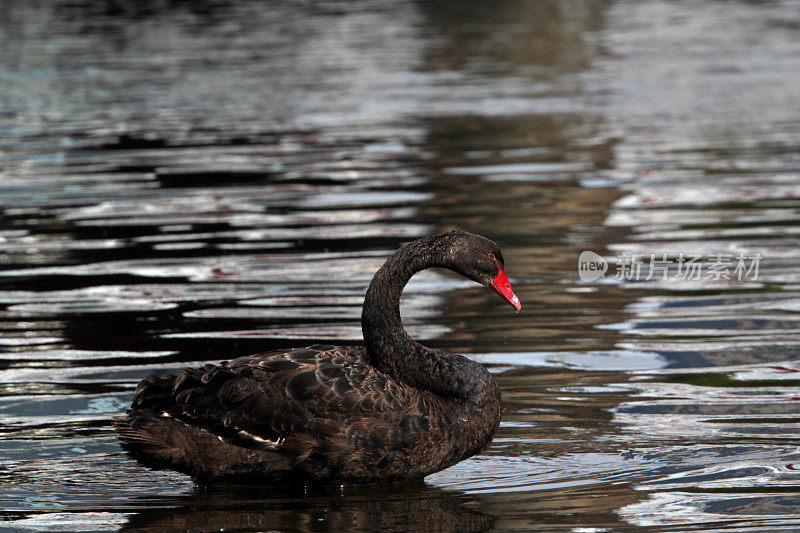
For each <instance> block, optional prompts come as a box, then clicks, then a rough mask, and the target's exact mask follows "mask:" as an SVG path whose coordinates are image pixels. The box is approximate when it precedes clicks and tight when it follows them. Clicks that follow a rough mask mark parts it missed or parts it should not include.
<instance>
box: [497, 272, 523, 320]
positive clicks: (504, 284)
mask: <svg viewBox="0 0 800 533" xmlns="http://www.w3.org/2000/svg"><path fill="white" fill-rule="evenodd" d="M497 268H498V269H499V271H498V272H497V277H496V278H494V279H493V280H492V288H493V289H494V290H495V291H496V292H497V294H499V295H500V296H502V297H503V298H505V299H506V301H507V302H508V303H510V304H511V305H513V306H514V309H516V310H517V311H519V310H520V309H522V304H521V303H520V302H519V298H517V295H516V294H514V289H512V288H511V283H510V282H509V281H508V276H506V271H505V269H503V265H501V264H500V263H497Z"/></svg>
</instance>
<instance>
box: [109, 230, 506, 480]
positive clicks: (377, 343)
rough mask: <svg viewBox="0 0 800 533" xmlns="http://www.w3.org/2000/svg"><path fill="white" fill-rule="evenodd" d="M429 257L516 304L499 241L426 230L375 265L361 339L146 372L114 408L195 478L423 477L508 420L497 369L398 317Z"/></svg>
mask: <svg viewBox="0 0 800 533" xmlns="http://www.w3.org/2000/svg"><path fill="white" fill-rule="evenodd" d="M428 267H441V268H449V269H451V270H455V271H456V272H459V273H461V274H463V275H465V276H467V277H469V278H471V279H474V280H475V281H478V282H479V283H483V284H484V285H487V286H490V287H492V288H494V289H495V290H496V291H497V292H498V293H499V294H500V295H501V296H503V297H504V298H505V299H506V300H508V302H509V303H511V304H512V305H513V306H514V307H516V308H517V309H519V307H520V304H519V300H518V299H517V297H516V296H514V293H513V290H512V289H511V285H510V284H509V282H508V278H507V277H506V275H505V270H504V266H503V261H502V255H501V253H500V250H499V248H498V247H497V245H496V244H495V243H493V242H492V241H490V240H488V239H486V238H484V237H480V236H478V235H474V234H470V233H465V232H458V231H457V232H450V233H446V234H441V235H435V236H433V237H426V238H423V239H419V240H417V241H414V242H412V243H410V244H408V245H406V246H404V247H403V248H401V249H400V250H398V252H396V253H395V254H394V255H392V256H391V257H390V258H389V259H388V260H387V261H386V263H385V264H384V266H383V267H381V269H380V270H379V271H378V272H377V273H376V275H375V277H374V278H373V281H372V283H371V284H370V287H369V289H368V290H367V294H366V297H365V301H364V308H363V312H362V320H361V322H362V329H363V332H364V344H365V345H364V346H363V347H362V346H330V345H314V346H309V347H305V348H299V349H293V350H288V351H274V352H269V353H264V354H258V355H251V356H246V357H239V358H237V359H234V360H232V361H225V362H222V363H219V364H217V365H213V364H207V365H204V366H202V367H200V368H186V369H184V370H182V371H181V372H180V373H179V374H178V375H172V374H165V375H162V376H150V377H148V378H146V379H145V380H143V381H142V382H141V383H140V384H139V386H138V387H137V389H136V392H135V395H134V400H133V404H132V406H131V409H130V410H128V412H127V413H125V414H124V415H120V416H118V417H116V418H115V420H114V428H115V430H116V431H117V434H118V437H119V439H120V441H121V443H122V446H123V448H124V449H125V450H126V451H127V452H128V453H129V454H131V455H132V456H133V457H135V458H136V459H138V460H139V461H141V462H142V463H144V464H145V465H148V466H151V467H154V468H169V469H174V470H178V471H180V472H184V473H186V474H189V475H191V476H192V477H193V478H194V479H195V480H196V481H198V482H214V481H225V480H228V481H243V480H248V479H253V480H259V481H271V482H305V481H330V482H369V481H391V480H401V479H421V478H423V477H424V476H426V475H428V474H431V473H433V472H436V471H439V470H441V469H444V468H447V467H448V466H451V465H453V464H455V463H457V462H459V461H461V460H463V459H466V458H467V457H470V456H472V455H475V454H477V453H479V452H480V451H482V450H483V449H485V448H486V447H487V446H488V445H489V443H490V442H491V440H492V438H493V437H494V434H495V432H496V431H497V428H498V426H499V424H500V410H501V405H500V391H499V389H498V387H497V384H496V383H495V381H494V379H493V378H492V376H491V375H490V374H489V372H488V371H487V370H486V369H485V368H484V367H483V366H482V365H480V364H478V363H476V362H474V361H471V360H470V359H467V358H466V357H463V356H461V355H455V354H448V353H445V352H441V351H437V350H432V349H430V348H426V347H424V346H422V345H421V344H419V343H417V342H415V341H413V340H412V339H411V338H410V337H409V336H408V334H407V333H406V332H405V330H404V329H403V327H402V325H401V323H400V311H399V303H400V294H401V293H402V289H403V287H404V286H405V284H406V283H407V282H408V280H409V279H410V277H411V276H412V275H413V274H414V273H416V272H418V271H419V270H422V269H424V268H428Z"/></svg>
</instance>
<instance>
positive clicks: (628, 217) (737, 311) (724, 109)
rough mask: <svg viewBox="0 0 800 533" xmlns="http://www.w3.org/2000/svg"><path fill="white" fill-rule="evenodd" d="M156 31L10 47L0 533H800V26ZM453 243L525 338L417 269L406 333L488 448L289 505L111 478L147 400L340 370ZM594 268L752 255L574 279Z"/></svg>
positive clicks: (433, 20)
mask: <svg viewBox="0 0 800 533" xmlns="http://www.w3.org/2000/svg"><path fill="white" fill-rule="evenodd" d="M140 6H141V7H130V8H123V9H122V11H121V12H115V10H114V8H110V6H109V5H106V4H105V3H104V2H95V3H89V4H87V5H86V6H81V5H79V4H67V3H65V4H63V5H62V4H60V3H53V4H50V5H47V6H34V5H31V4H28V3H23V2H15V3H13V9H11V10H10V15H9V17H7V18H4V19H3V20H0V40H2V42H3V43H4V46H3V47H0V75H1V76H0V77H1V78H2V79H3V82H2V83H3V90H4V94H5V95H6V96H7V98H5V99H3V100H2V101H0V209H1V210H2V211H1V213H2V214H0V252H2V253H0V269H2V270H1V271H0V280H2V283H3V291H2V292H0V329H1V330H2V338H0V486H1V487H2V490H0V494H2V496H0V500H2V505H0V508H2V509H3V511H2V512H0V527H9V528H14V529H18V530H22V531H26V530H36V529H45V530H59V529H60V530H87V529H89V530H117V529H123V530H124V529H127V530H136V531H148V530H149V531H162V530H164V529H165V528H176V529H184V528H194V529H198V528H205V529H217V530H218V529H220V528H238V529H240V530H264V529H271V530H272V529H277V530H300V531H312V530H319V529H327V530H345V529H349V530H361V531H374V530H390V529H392V528H394V529H396V530H414V529H417V530H438V531H486V530H492V529H495V530H525V531H530V530H542V531H553V530H559V529H560V530H567V531H569V530H578V531H580V530H587V528H597V529H595V530H596V531H600V530H618V529H625V528H633V527H636V528H641V529H648V528H650V529H652V530H655V531H673V530H674V531H685V530H687V529H691V530H715V529H717V528H723V527H727V526H730V527H736V528H738V529H737V530H743V529H748V528H751V529H753V530H759V529H763V528H764V527H769V528H771V529H775V528H778V529H780V528H787V529H793V528H796V527H797V525H798V523H797V518H796V517H797V516H798V514H800V513H799V512H798V511H799V510H800V496H798V494H799V493H800V488H798V487H800V480H798V479H797V474H796V472H797V471H798V468H800V467H798V466H796V465H800V457H798V452H797V447H796V443H797V431H798V429H800V404H799V403H798V402H800V394H797V391H798V390H799V389H798V388H797V387H798V385H800V381H798V378H797V377H796V376H797V372H798V370H800V367H798V364H797V362H796V361H795V359H796V358H797V357H796V355H797V349H796V346H797V341H798V339H800V329H799V328H798V323H797V319H796V313H797V312H798V303H797V302H798V291H799V290H800V286H798V274H797V271H798V269H797V266H798V257H799V254H800V252H798V247H797V245H796V242H797V241H796V237H797V228H796V225H797V220H798V216H797V205H798V196H799V195H800V186H798V185H797V183H798V182H799V181H800V180H798V178H799V177H800V175H798V163H800V158H798V156H797V153H798V147H800V116H799V115H798V114H797V106H796V105H795V104H796V87H797V86H798V82H800V59H798V58H800V50H799V49H798V48H799V45H798V43H800V39H798V36H799V34H798V28H797V27H796V26H793V25H792V24H791V23H787V22H786V21H791V20H795V19H796V16H797V14H798V13H797V6H796V5H795V4H794V3H792V2H776V3H771V4H768V5H765V4H760V3H749V2H725V3H704V4H694V3H682V2H671V3H665V2H656V1H653V2H639V3H635V4H621V3H610V2H603V1H598V2H587V3H582V4H572V3H563V2H549V1H546V2H508V3H503V4H502V5H495V4H492V5H491V6H489V5H488V4H486V3H480V2H449V1H441V2H420V3H411V2H408V3H396V2H382V1H378V0H376V1H370V2H352V3H351V2H342V3H337V4H335V6H334V5H330V6H328V5H325V6H321V5H320V6H314V5H307V6H302V7H300V6H298V5H296V4H295V3H290V2H286V3H284V2H277V3H273V4H272V5H271V8H270V9H261V8H258V7H254V6H255V4H251V3H245V2H241V3H237V2H231V3H225V4H220V5H216V4H212V3H208V4H206V3H193V4H192V5H189V4H186V5H182V4H181V5H177V6H176V7H175V8H173V9H168V10H167V9H162V8H161V7H159V6H157V5H155V4H152V5H151V3H149V2H143V3H141V4H140ZM125 9H130V11H127V12H126V11H125ZM276 28H281V31H276ZM452 227H460V228H462V229H466V230H471V231H475V232H478V233H482V234H486V235H488V236H490V237H492V238H493V239H495V240H497V241H498V242H500V243H501V245H502V246H503V250H504V255H505V256H506V258H507V261H508V270H509V273H510V274H511V276H512V282H513V283H514V286H515V289H516V290H517V293H518V294H519V295H520V298H521V300H522V301H523V303H524V309H523V312H522V313H521V314H519V315H514V314H513V313H511V312H510V311H509V310H508V309H507V307H506V306H503V305H502V303H501V302H499V301H498V300H497V299H496V297H495V296H494V295H492V294H489V293H487V292H486V291H484V290H482V289H481V288H479V287H477V286H476V285H475V284H473V283H470V282H465V281H463V280H461V279H459V278H457V277H454V276H452V275H450V274H448V273H441V272H432V273H425V274H423V275H420V276H418V277H415V278H414V280H412V283H411V284H410V285H409V287H408V291H407V293H406V297H405V299H404V302H403V315H404V319H405V321H406V324H407V325H408V329H409V331H410V332H411V333H412V334H414V335H415V336H416V337H418V338H421V339H425V341H426V342H427V343H428V344H430V345H432V346H437V347H440V348H444V349H448V350H452V351H459V352H462V353H468V354H471V355H472V356H473V357H475V358H476V359H477V360H479V361H481V362H483V363H485V364H486V365H487V366H488V367H489V368H490V370H491V371H492V372H493V373H494V375H495V377H496V378H497V380H498V382H499V383H500V385H501V388H502V390H503V398H504V415H503V422H502V425H501V429H500V432H499V433H498V436H497V438H496V439H495V441H494V443H493V445H492V446H491V447H490V448H489V449H488V450H487V451H486V452H485V453H484V454H482V455H480V456H478V457H475V458H472V459H470V460H467V461H464V462H463V463H460V464H458V465H456V466H454V467H453V468H450V469H448V470H446V471H443V472H440V473H437V474H435V475H433V476H430V477H429V478H428V479H427V480H426V483H425V484H423V485H419V484H411V485H404V484H401V485H390V486H384V487H374V486H373V487H334V488H328V489H315V490H312V491H303V490H302V489H299V490H298V491H296V492H293V491H276V490H274V489H272V488H270V487H262V488H258V489H256V488H253V487H247V488H241V487H216V488H201V487H194V486H193V485H192V484H191V482H190V481H188V480H187V479H186V478H185V477H184V476H181V475H179V474H175V473H169V472H150V471H146V470H144V469H142V468H141V467H139V466H138V465H137V464H136V463H135V462H133V461H131V460H130V459H128V458H127V457H126V456H124V454H122V452H121V451H120V449H119V447H118V445H117V443H116V440H115V439H114V437H113V435H112V433H111V430H110V426H109V417H110V415H111V414H113V413H116V412H119V411H120V410H122V409H123V408H124V406H125V405H127V403H128V402H129V401H130V397H131V395H132V391H133V389H134V387H135V385H136V383H137V381H138V380H139V379H141V378H142V377H144V376H145V375H147V374H148V373H151V372H163V371H174V370H177V369H180V368H181V367H182V366H185V365H189V364H192V365H193V364H195V363H196V362H199V361H217V360H220V359H230V358H232V357H234V356H236V355H244V354H248V353H254V352H257V351H263V350H266V349H271V348H280V347H289V346H296V345H298V344H306V343H309V344H310V343H312V342H314V341H317V340H330V339H338V340H341V341H342V342H345V341H346V342H352V341H358V340H359V339H360V327H359V324H358V316H359V305H360V301H361V295H362V294H363V291H364V289H365V287H366V285H367V283H368V282H369V279H370V277H371V275H372V273H373V272H374V271H375V269H376V268H377V267H378V266H379V265H380V264H381V262H382V260H383V258H384V257H385V256H386V255H387V254H389V253H390V252H391V251H392V250H394V249H396V247H397V246H398V245H399V244H400V243H402V242H405V241H408V240H411V239H413V238H416V237H418V236H422V235H426V234H429V233H432V232H436V231H445V230H447V229H450V228H452ZM583 250H592V251H595V252H597V253H599V254H601V255H604V256H606V257H609V258H611V259H613V258H614V257H615V256H617V255H620V254H623V253H629V254H650V253H656V254H661V253H667V254H668V255H669V256H670V257H675V256H677V255H678V254H680V253H687V254H688V253H701V254H703V255H704V256H708V255H712V254H715V253H726V254H737V253H746V254H750V255H752V254H755V253H761V254H762V255H763V256H764V261H763V262H762V264H761V268H760V272H759V279H757V280H751V281H748V282H741V283H739V282H725V283H717V282H714V281H713V280H700V281H695V282H679V281H668V282H662V281H653V280H651V281H645V282H629V281H619V280H615V279H613V277H608V278H606V279H603V280H599V281H598V282H596V283H593V284H589V285H587V284H582V283H580V282H579V281H578V278H577V272H576V270H577V268H576V267H577V265H576V263H577V257H578V255H579V254H580V252H581V251H583ZM581 528H583V529H581Z"/></svg>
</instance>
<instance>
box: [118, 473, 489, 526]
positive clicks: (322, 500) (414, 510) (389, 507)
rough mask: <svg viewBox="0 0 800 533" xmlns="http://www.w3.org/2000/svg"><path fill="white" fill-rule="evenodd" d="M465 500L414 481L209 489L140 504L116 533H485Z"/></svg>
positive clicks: (480, 516)
mask: <svg viewBox="0 0 800 533" xmlns="http://www.w3.org/2000/svg"><path fill="white" fill-rule="evenodd" d="M292 490H294V491H295V492H292ZM148 499H149V498H148ZM473 501H474V500H473V499H472V498H470V497H468V496H466V495H464V494H462V493H459V492H451V491H438V490H436V489H433V488H431V487H429V486H426V485H424V484H423V483H418V482H411V483H394V484H384V485H364V486H361V487H354V486H343V487H330V488H327V489H319V490H318V491H316V492H313V493H305V492H304V491H303V490H302V489H282V490H280V491H277V490H275V489H274V488H259V487H252V486H247V487H245V486H212V487H203V488H198V489H197V492H196V493H195V494H193V495H191V496H184V497H177V498H169V499H158V500H155V501H150V502H147V503H148V506H150V507H152V510H148V511H144V512H141V513H138V514H136V515H133V516H131V517H130V518H129V521H128V523H127V524H126V525H125V526H124V527H123V528H122V531H144V532H161V531H201V530H202V531H221V530H230V529H234V530H237V531H239V530H255V531H264V530H279V531H321V530H322V531H370V532H372V531H436V532H450V531H452V532H459V533H460V532H467V533H469V532H481V531H489V530H491V529H493V527H494V524H495V522H496V520H497V518H496V517H494V516H492V515H488V514H485V513H482V512H480V511H476V510H474V509H472V508H470V506H469V503H470V502H473ZM165 507H169V508H172V509H165ZM175 507H178V508H177V509H175Z"/></svg>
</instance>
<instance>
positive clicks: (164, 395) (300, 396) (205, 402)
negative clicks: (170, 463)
mask: <svg viewBox="0 0 800 533" xmlns="http://www.w3.org/2000/svg"><path fill="white" fill-rule="evenodd" d="M425 407H426V406H425V402H424V401H423V400H422V399H421V398H420V397H419V394H418V393H414V391H411V389H410V388H408V387H407V386H405V385H403V384H402V383H399V382H397V381H395V380H393V379H391V378H388V377H387V376H386V375H385V374H383V373H381V372H379V371H378V370H376V369H375V368H373V367H372V366H370V365H368V364H367V363H366V362H365V357H364V352H363V349H360V348H336V347H330V346H313V347H310V348H305V349H299V350H293V351H291V352H285V353H271V354H263V355H256V356H249V357H242V358H239V359H235V360H233V361H231V362H229V363H223V364H220V365H205V366H203V367H201V368H196V369H190V368H187V369H184V370H183V371H182V372H181V373H180V374H178V375H177V376H174V377H172V376H163V377H161V378H158V377H155V376H151V377H149V378H147V379H146V380H145V381H143V382H142V383H141V384H140V385H139V387H138V388H137V391H136V395H135V398H134V402H133V406H132V409H133V411H134V412H135V411H137V410H140V411H144V412H147V413H149V414H151V415H156V416H169V417H173V418H175V419H178V420H180V421H181V422H184V423H186V424H189V425H191V426H194V427H199V428H202V429H204V430H206V431H208V432H210V433H212V434H214V435H217V436H218V437H219V438H220V439H221V440H223V441H225V442H228V443H231V444H236V445H238V446H242V447H246V448H252V449H265V450H266V449H270V450H276V451H278V450H280V451H284V452H287V453H288V454H289V455H291V456H294V457H306V456H308V455H309V454H311V453H315V452H322V453H326V454H331V453H333V454H335V453H336V452H337V451H342V450H344V449H346V448H349V449H350V450H353V449H364V448H369V449H381V448H383V449H387V450H397V449H402V448H406V447H408V446H411V445H412V444H413V441H414V437H415V435H417V434H419V433H420V432H422V431H426V430H427V429H428V420H427V418H426V417H425V416H424V413H425V411H426V410H425Z"/></svg>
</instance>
